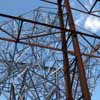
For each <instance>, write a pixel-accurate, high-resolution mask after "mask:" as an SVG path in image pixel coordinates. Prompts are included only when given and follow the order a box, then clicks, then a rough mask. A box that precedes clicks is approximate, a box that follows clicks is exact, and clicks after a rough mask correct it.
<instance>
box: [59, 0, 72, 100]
mask: <svg viewBox="0 0 100 100" xmlns="http://www.w3.org/2000/svg"><path fill="white" fill-rule="evenodd" d="M57 1H58V16H59V22H60V27H61V40H62V51H63V63H64V78H65V85H66V100H73V97H72V88H71V82H70V73H69V60H68V52H67V45H66V35H65V30H64V19H63V12H62V6H61V1H62V0H57Z"/></svg>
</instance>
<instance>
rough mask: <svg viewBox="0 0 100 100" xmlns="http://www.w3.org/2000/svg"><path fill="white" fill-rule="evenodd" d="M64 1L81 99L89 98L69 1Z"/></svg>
mask: <svg viewBox="0 0 100 100" xmlns="http://www.w3.org/2000/svg"><path fill="white" fill-rule="evenodd" d="M64 3H65V8H66V11H67V14H68V20H69V27H70V29H71V30H72V31H71V33H72V41H73V47H74V52H75V56H76V58H77V65H78V70H79V78H80V85H81V90H82V94H83V99H84V100H91V97H90V93H89V89H88V84H87V79H86V76H85V70H84V64H83V61H82V55H81V51H80V47H79V43H78V38H77V34H76V28H75V24H74V19H73V15H72V11H71V8H70V3H69V0H64Z"/></svg>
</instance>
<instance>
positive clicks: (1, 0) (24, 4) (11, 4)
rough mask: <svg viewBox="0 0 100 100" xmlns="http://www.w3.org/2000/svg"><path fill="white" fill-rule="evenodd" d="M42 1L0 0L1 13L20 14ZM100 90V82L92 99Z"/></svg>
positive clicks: (99, 97)
mask: <svg viewBox="0 0 100 100" xmlns="http://www.w3.org/2000/svg"><path fill="white" fill-rule="evenodd" d="M90 1H91V0H90ZM41 3H42V2H40V1H39V0H0V13H8V14H11V15H16V16H18V15H20V14H22V13H24V12H27V11H29V10H32V9H33V8H36V7H37V6H38V5H41ZM99 91H100V83H99V84H97V87H96V90H95V92H94V93H93V97H92V100H99V99H100V93H99ZM0 100H1V99H0Z"/></svg>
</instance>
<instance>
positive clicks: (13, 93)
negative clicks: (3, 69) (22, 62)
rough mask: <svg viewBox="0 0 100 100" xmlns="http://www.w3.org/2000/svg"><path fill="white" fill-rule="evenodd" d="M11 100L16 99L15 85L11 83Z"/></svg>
mask: <svg viewBox="0 0 100 100" xmlns="http://www.w3.org/2000/svg"><path fill="white" fill-rule="evenodd" d="M10 100H16V96H15V90H14V85H13V84H12V83H11V90H10Z"/></svg>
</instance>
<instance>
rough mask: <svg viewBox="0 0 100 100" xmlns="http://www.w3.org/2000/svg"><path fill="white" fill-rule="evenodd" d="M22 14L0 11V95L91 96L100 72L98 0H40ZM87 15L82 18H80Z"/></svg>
mask: <svg viewBox="0 0 100 100" xmlns="http://www.w3.org/2000/svg"><path fill="white" fill-rule="evenodd" d="M41 2H45V3H47V4H50V7H46V6H45V5H44V7H38V8H37V9H34V10H31V11H29V12H27V13H24V14H22V15H20V16H18V17H16V16H11V15H7V14H2V13H0V19H1V20H0V79H1V80H0V95H3V96H4V97H5V98H6V100H90V99H91V96H92V92H93V90H94V89H95V86H96V83H97V81H98V80H99V78H100V73H99V71H100V68H99V66H100V48H99V47H100V35H99V34H98V33H92V32H91V30H87V29H85V28H84V27H83V21H84V20H85V19H86V18H87V17H91V16H92V17H93V18H98V19H100V10H99V8H100V7H99V3H100V1H99V0H94V2H93V4H91V5H90V2H89V0H57V1H56V0H55V2H52V1H50V0H49V1H47V0H41ZM80 16H82V17H83V20H82V21H81V23H80V24H76V21H77V20H78V19H80Z"/></svg>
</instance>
